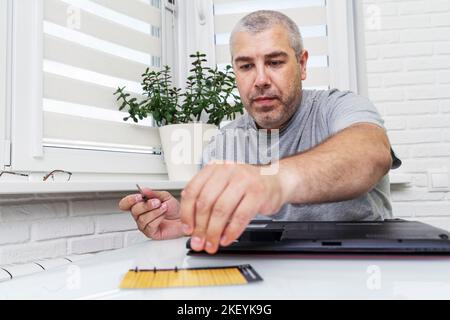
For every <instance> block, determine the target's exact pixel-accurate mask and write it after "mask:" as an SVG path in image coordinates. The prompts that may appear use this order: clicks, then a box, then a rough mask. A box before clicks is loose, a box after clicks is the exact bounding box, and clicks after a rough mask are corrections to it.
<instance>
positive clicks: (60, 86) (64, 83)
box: [44, 73, 141, 111]
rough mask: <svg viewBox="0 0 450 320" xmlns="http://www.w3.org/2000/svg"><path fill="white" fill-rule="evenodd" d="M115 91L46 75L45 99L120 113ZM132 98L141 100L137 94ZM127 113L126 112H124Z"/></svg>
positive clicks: (132, 95)
mask: <svg viewBox="0 0 450 320" xmlns="http://www.w3.org/2000/svg"><path fill="white" fill-rule="evenodd" d="M114 92H115V89H112V88H108V87H104V86H101V85H95V84H92V83H88V82H84V81H79V80H75V79H71V78H66V77H62V76H58V75H54V74H50V73H44V98H47V99H52V100H59V101H66V102H70V103H76V104H81V105H86V106H94V107H98V108H102V109H107V110H114V111H118V109H119V102H118V101H116V98H117V96H115V95H113V93H114ZM131 98H137V99H140V98H141V97H140V96H139V95H136V94H131ZM123 111H126V110H123Z"/></svg>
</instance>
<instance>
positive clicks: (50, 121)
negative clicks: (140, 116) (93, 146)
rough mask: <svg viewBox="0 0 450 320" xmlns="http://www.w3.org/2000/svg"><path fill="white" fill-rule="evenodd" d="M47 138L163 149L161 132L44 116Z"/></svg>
mask: <svg viewBox="0 0 450 320" xmlns="http://www.w3.org/2000/svg"><path fill="white" fill-rule="evenodd" d="M44 138H45V139H58V140H66V141H68V142H69V143H70V141H86V142H94V143H95V142H96V143H102V144H108V143H110V144H113V145H123V146H126V147H128V148H129V147H130V145H131V144H132V145H133V146H138V147H139V146H140V147H154V148H159V147H161V141H160V139H159V134H158V128H152V127H146V126H139V125H133V124H128V123H125V122H124V123H119V122H112V121H102V120H96V119H89V118H82V117H75V116H70V115H65V114H61V113H54V112H44Z"/></svg>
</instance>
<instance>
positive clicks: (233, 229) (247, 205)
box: [220, 194, 258, 247]
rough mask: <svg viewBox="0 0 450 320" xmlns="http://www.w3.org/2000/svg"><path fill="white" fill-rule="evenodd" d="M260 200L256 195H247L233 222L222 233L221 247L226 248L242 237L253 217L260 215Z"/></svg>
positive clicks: (233, 216) (234, 215)
mask: <svg viewBox="0 0 450 320" xmlns="http://www.w3.org/2000/svg"><path fill="white" fill-rule="evenodd" d="M255 203H258V199H257V198H256V197H255V195H254V194H248V195H246V196H245V197H244V198H243V199H242V201H241V202H240V203H239V205H238V207H237V209H236V210H235V211H234V213H233V215H232V217H231V221H230V222H229V224H228V225H227V227H226V228H225V231H224V232H223V233H222V238H221V240H220V245H221V246H223V247H226V246H228V245H230V244H231V243H233V241H234V240H236V239H237V238H239V237H240V235H241V234H242V233H243V232H244V230H245V228H246V227H247V225H248V224H249V223H250V221H251V220H252V218H253V217H255V216H256V215H257V214H258V206H255Z"/></svg>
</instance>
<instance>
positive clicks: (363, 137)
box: [279, 123, 392, 203]
mask: <svg viewBox="0 0 450 320" xmlns="http://www.w3.org/2000/svg"><path fill="white" fill-rule="evenodd" d="M391 165H392V158H391V154H390V144H389V140H388V138H387V136H386V133H385V132H384V130H383V129H382V128H380V127H378V126H376V125H374V124H369V123H361V124H357V125H354V126H351V127H349V128H347V129H345V130H343V131H341V132H339V133H338V134H336V135H335V136H333V137H331V138H330V139H328V140H326V141H325V142H324V143H322V144H320V145H318V146H316V147H315V148H313V149H311V150H309V151H307V152H305V153H302V154H299V155H295V156H292V157H289V158H286V159H283V160H281V161H280V172H279V178H280V179H281V181H280V182H281V185H282V188H284V190H283V192H282V193H283V194H284V197H283V198H284V200H285V202H286V203H324V202H336V201H344V200H349V199H352V198H356V197H358V196H360V195H362V194H364V193H366V192H368V191H370V190H371V189H372V188H373V187H374V186H375V185H376V184H377V183H378V182H379V181H380V179H381V178H382V177H383V176H384V175H385V174H386V173H387V172H388V171H389V169H390V168H391Z"/></svg>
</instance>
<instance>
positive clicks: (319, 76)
mask: <svg viewBox="0 0 450 320" xmlns="http://www.w3.org/2000/svg"><path fill="white" fill-rule="evenodd" d="M329 84H330V69H329V68H312V69H309V70H308V71H307V78H306V80H305V81H303V86H304V87H322V86H328V85H329Z"/></svg>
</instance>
